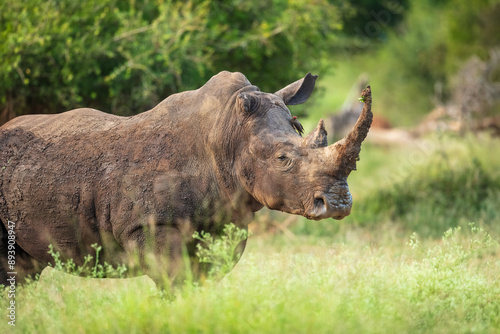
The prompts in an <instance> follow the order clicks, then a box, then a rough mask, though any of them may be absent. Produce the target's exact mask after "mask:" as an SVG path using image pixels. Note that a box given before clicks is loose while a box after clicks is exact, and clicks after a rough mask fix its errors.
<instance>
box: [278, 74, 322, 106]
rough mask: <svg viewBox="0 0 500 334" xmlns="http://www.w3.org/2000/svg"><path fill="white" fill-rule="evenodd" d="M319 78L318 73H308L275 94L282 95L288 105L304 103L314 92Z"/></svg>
mask: <svg viewBox="0 0 500 334" xmlns="http://www.w3.org/2000/svg"><path fill="white" fill-rule="evenodd" d="M317 78H318V76H317V75H312V74H311V73H307V74H306V76H305V77H304V78H303V79H300V80H297V81H295V82H294V83H292V84H290V85H288V86H286V87H285V88H283V89H280V90H279V91H277V92H276V93H274V94H275V95H278V96H279V97H281V98H282V99H283V101H284V102H285V104H286V105H296V104H301V103H304V102H306V101H307V99H308V98H309V96H310V95H311V93H312V92H313V90H314V84H315V83H316V79H317Z"/></svg>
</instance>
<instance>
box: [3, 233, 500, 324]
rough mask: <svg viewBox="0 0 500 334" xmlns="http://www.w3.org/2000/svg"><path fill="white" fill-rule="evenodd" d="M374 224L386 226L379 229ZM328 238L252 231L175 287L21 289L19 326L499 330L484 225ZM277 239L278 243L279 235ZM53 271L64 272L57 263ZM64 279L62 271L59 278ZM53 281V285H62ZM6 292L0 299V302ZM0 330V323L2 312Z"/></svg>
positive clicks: (493, 261)
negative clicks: (395, 236)
mask: <svg viewBox="0 0 500 334" xmlns="http://www.w3.org/2000/svg"><path fill="white" fill-rule="evenodd" d="M381 234H383V233H382V232H381ZM376 238H377V235H368V236H367V235H366V233H365V232H364V231H363V230H361V229H360V230H357V231H351V236H350V238H349V239H348V240H346V242H345V243H339V242H335V241H334V240H333V239H331V238H313V237H299V238H298V239H297V240H296V241H285V240H283V239H282V237H276V236H275V237H272V238H269V237H267V238H255V239H251V240H250V243H249V247H248V251H247V252H246V253H245V255H244V256H243V258H242V259H241V261H240V263H239V264H238V265H237V267H236V268H235V269H234V270H233V271H232V272H231V273H230V274H229V275H228V276H227V277H226V278H225V279H223V280H222V281H221V282H219V283H217V282H211V281H207V282H205V284H203V285H202V286H196V285H195V286H192V285H188V286H185V287H181V288H180V289H179V290H178V291H177V293H176V294H175V295H174V296H170V297H165V296H162V295H161V294H157V295H151V294H150V293H149V291H148V289H147V287H141V286H137V285H136V284H130V285H129V286H128V287H127V286H124V287H119V288H118V289H114V290H111V289H82V288H79V286H78V285H75V284H74V282H73V283H71V286H68V285H65V282H64V281H61V280H54V284H55V285H56V286H58V287H59V288H56V289H47V288H46V286H44V288H43V289H41V288H40V287H38V288H37V287H36V285H29V286H26V287H24V288H22V289H21V290H20V291H19V299H18V303H19V305H20V307H19V314H18V317H19V318H18V319H19V320H18V323H17V325H16V329H17V330H18V331H19V332H36V333H46V332H47V333H48V332H57V333H73V332H92V333H104V332H107V333H108V332H111V333H121V332H127V333H142V332H149V333H160V332H173V333H194V332H197V333H199V332H201V333H291V332H294V333H296V332H302V333H331V332H354V333H386V332H398V333H410V332H411V333H424V332H428V331H431V332H443V333H444V332H450V331H451V332H453V333H468V332H495V331H498V330H500V321H499V318H498V312H499V310H500V299H499V298H498V296H499V295H500V283H499V282H498V280H497V277H499V275H500V248H499V246H498V243H496V241H495V240H492V239H490V238H489V237H488V234H487V233H485V232H484V231H481V230H478V229H477V228H474V229H473V231H472V232H470V231H451V230H450V231H448V232H447V233H446V237H445V238H444V239H443V240H442V241H439V242H436V241H430V240H419V239H418V237H412V238H410V236H409V237H408V238H406V239H404V240H394V241H393V242H391V243H388V244H387V245H381V244H378V243H372V242H370V240H372V241H373V240H375V239H376ZM284 245H286V246H284ZM61 275H62V274H61ZM66 284H67V283H66ZM61 286H62V288H60V287H61ZM4 305H5V301H4V300H2V309H3V308H4ZM0 326H1V327H0V330H2V332H5V331H4V330H3V329H5V328H6V324H5V322H4V323H2V324H0Z"/></svg>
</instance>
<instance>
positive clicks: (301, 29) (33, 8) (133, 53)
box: [0, 0, 341, 115]
mask: <svg viewBox="0 0 500 334" xmlns="http://www.w3.org/2000/svg"><path fill="white" fill-rule="evenodd" d="M340 28H341V10H340V9H339V8H338V7H336V6H335V5H332V4H330V3H329V2H328V1H327V0H317V1H315V2H314V5H311V4H310V2H309V1H305V0H299V1H293V2H287V1H281V0H274V1H273V4H272V5H269V2H268V1H264V0H259V1H237V0H226V1H207V0H190V1H174V0H167V1H160V0H157V1H148V0H136V1H134V0H131V1H128V2H122V1H118V0H102V1H95V0H90V1H69V0H63V1H56V0H49V1H41V0H21V1H19V0H6V1H2V2H1V4H0V39H1V40H2V41H3V43H1V44H0V105H4V106H5V105H7V106H9V108H11V109H13V110H14V112H15V114H16V115H20V114H26V113H44V112H52V113H53V112H61V111H65V110H68V109H71V108H76V107H80V106H87V107H94V108H99V109H103V110H105V111H108V112H113V113H117V114H133V113H138V112H141V111H144V110H146V109H148V108H151V107H153V106H154V105H156V104H157V103H158V102H159V101H161V100H162V99H164V98H165V97H166V96H168V95H170V94H172V93H175V92H178V91H183V90H187V89H194V88H198V87H199V86H201V85H202V84H203V83H204V82H206V80H207V79H208V78H210V77H211V76H212V75H213V74H215V73H217V72H219V71H220V70H223V69H227V70H231V71H241V72H243V73H245V74H246V75H247V76H248V77H249V79H250V80H251V81H254V82H255V83H256V84H258V85H259V86H260V87H261V88H262V89H265V90H268V89H271V90H272V89H275V90H277V89H279V88H281V86H282V85H283V84H284V83H288V82H291V81H294V80H297V79H298V78H300V77H301V76H302V75H304V74H305V73H306V72H307V71H315V70H318V69H319V68H320V66H321V65H320V60H321V58H322V56H323V55H324V53H325V52H326V51H327V50H331V48H332V47H333V46H334V41H335V32H336V31H338V30H339V29H340ZM2 109H3V107H2Z"/></svg>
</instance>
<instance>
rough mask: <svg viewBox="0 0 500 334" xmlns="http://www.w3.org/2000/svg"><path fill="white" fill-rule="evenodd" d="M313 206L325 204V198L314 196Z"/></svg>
mask: <svg viewBox="0 0 500 334" xmlns="http://www.w3.org/2000/svg"><path fill="white" fill-rule="evenodd" d="M314 206H315V207H324V206H325V200H324V199H323V197H316V198H315V199H314Z"/></svg>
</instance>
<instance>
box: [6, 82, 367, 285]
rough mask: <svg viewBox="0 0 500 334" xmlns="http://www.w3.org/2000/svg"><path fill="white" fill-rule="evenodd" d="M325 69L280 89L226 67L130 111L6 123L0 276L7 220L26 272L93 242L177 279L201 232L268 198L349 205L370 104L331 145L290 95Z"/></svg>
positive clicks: (310, 206) (292, 206)
mask: <svg viewBox="0 0 500 334" xmlns="http://www.w3.org/2000/svg"><path fill="white" fill-rule="evenodd" d="M315 79H316V77H315V76H311V75H310V74H308V75H307V76H306V77H305V78H304V79H301V80H299V81H297V82H295V83H293V84H291V85H289V86H287V87H285V88H284V89H282V90H280V91H278V92H276V93H274V94H270V93H264V92H260V91H259V89H258V88H257V87H255V86H252V85H251V84H250V82H249V81H248V80H247V79H246V78H245V76H244V75H242V74H241V73H229V72H221V73H219V74H217V75H215V76H214V77H212V78H211V79H210V80H209V81H208V82H207V83H206V84H205V85H204V86H203V87H201V88H200V89H198V90H195V91H188V92H184V93H179V94H175V95H172V96H170V97H168V98H167V99H165V100H164V101H163V102H161V103H160V104H159V105H157V106H156V107H155V108H153V109H152V110H149V111H147V112H144V113H141V114H138V115H136V116H132V117H120V116H115V115H110V114H106V113H103V112H100V111H97V110H93V109H76V110H72V111H68V112H66V113H62V114H57V115H29V116H21V117H18V118H15V119H14V120H12V121H10V122H8V123H7V124H5V125H4V126H2V127H1V128H0V219H1V221H2V223H3V225H4V226H3V228H2V234H3V236H2V239H1V241H0V247H1V259H0V260H1V261H2V263H1V266H0V279H1V281H0V283H2V282H3V283H5V279H6V271H9V270H8V269H7V268H6V254H7V249H6V247H7V239H6V236H7V235H6V233H7V226H8V221H12V222H14V223H15V234H16V253H17V254H16V260H17V263H16V270H17V272H18V273H19V274H18V275H19V276H18V279H19V278H22V276H24V275H26V274H34V273H36V272H39V271H40V270H41V269H43V267H44V266H45V265H46V264H47V263H48V262H49V261H51V260H52V259H51V257H50V256H49V255H48V254H47V250H48V245H49V244H53V245H54V246H55V247H56V249H57V250H59V251H60V252H61V253H62V255H63V257H64V258H68V257H72V258H73V259H75V261H76V262H77V263H81V262H82V260H83V256H84V255H85V254H87V253H93V250H92V249H91V247H90V245H91V244H93V243H98V244H101V245H102V246H103V252H104V254H103V255H104V257H103V258H104V259H106V260H107V261H110V262H119V261H121V260H123V259H125V258H130V256H128V257H126V256H124V255H130V254H134V253H135V254H137V255H138V257H139V262H140V264H141V266H142V267H143V269H144V270H145V271H146V272H147V273H148V274H149V275H150V276H152V277H153V278H157V279H160V278H161V277H162V275H165V274H168V276H169V277H170V279H175V278H178V279H179V278H182V277H183V276H182V273H183V272H184V270H183V269H184V268H183V265H184V261H183V260H182V254H183V250H187V252H188V253H189V255H190V256H191V257H193V256H194V252H195V244H196V242H195V240H193V238H192V234H193V232H194V231H201V230H205V231H209V232H211V233H213V234H220V233H221V231H222V229H223V227H224V225H225V224H227V223H229V222H233V223H235V224H236V225H237V226H239V227H241V228H247V225H248V223H249V222H250V221H251V220H252V218H253V213H254V212H255V211H258V210H259V209H261V208H262V207H263V206H266V207H268V208H270V209H273V210H280V211H284V212H288V213H292V214H297V215H302V216H305V217H307V218H310V219H315V220H319V219H324V218H328V217H333V218H335V219H342V218H343V217H345V216H347V215H349V213H350V210H351V205H352V198H351V195H350V193H349V189H348V187H347V176H348V174H349V172H350V171H351V170H352V169H355V160H356V159H357V156H358V154H359V148H360V145H361V141H362V140H363V139H364V137H365V136H366V133H367V131H368V128H369V126H370V123H371V112H370V111H369V110H368V111H367V112H365V115H364V116H363V115H362V116H361V117H360V121H358V123H360V122H364V123H362V124H361V123H360V125H359V126H358V128H359V129H361V132H360V130H359V129H358V130H357V128H356V127H355V129H354V130H353V134H352V137H353V138H351V139H349V138H347V137H346V138H344V139H343V140H342V141H340V142H338V143H336V144H334V145H331V146H327V143H326V131H325V130H324V125H323V122H322V121H320V123H319V124H318V127H317V128H316V130H315V131H313V132H312V133H311V134H310V135H309V136H308V137H306V138H302V137H301V136H300V135H299V134H298V133H297V132H296V131H295V128H294V127H293V126H292V116H291V114H290V111H289V110H288V108H287V107H286V105H287V104H298V103H303V102H305V101H306V100H307V98H308V97H309V95H310V94H311V92H312V90H313V88H314V82H315ZM368 94H369V93H368ZM369 97H370V100H369V102H370V103H366V104H365V106H367V107H368V109H369V106H370V104H371V95H370V96H369ZM353 164H354V165H353ZM184 246H185V247H184ZM243 248H244V245H242V247H241V249H240V250H239V251H240V252H241V251H243ZM148 261H149V262H148ZM193 263H194V268H195V271H196V268H197V265H196V261H195V260H194V262H193Z"/></svg>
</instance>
